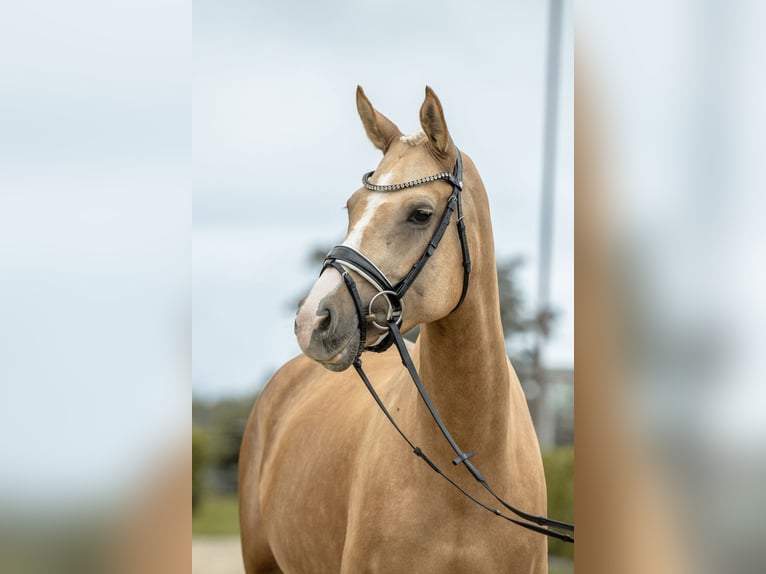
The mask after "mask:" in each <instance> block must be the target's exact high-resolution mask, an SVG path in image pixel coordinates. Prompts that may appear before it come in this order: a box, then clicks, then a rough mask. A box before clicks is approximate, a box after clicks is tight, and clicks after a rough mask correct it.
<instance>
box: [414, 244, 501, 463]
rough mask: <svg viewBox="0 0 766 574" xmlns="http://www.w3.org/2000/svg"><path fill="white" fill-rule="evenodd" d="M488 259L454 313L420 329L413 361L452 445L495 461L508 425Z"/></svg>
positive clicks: (495, 302) (497, 315)
mask: <svg viewBox="0 0 766 574" xmlns="http://www.w3.org/2000/svg"><path fill="white" fill-rule="evenodd" d="M491 259H492V260H491V262H487V263H485V264H484V265H483V269H482V270H481V276H474V275H473V274H472V277H471V282H470V286H469V290H468V296H467V297H466V299H465V301H464V302H463V304H462V305H461V306H460V307H459V308H458V309H457V310H455V311H454V312H452V313H451V314H450V315H448V316H447V317H445V318H444V319H441V320H439V321H436V322H434V323H430V324H427V325H423V326H422V327H421V333H420V339H419V342H418V347H419V353H418V355H419V359H420V361H419V363H420V365H419V370H420V374H421V378H422V380H423V385H424V386H425V388H426V390H427V391H428V392H429V394H430V395H431V398H432V399H433V402H434V404H435V406H436V408H437V410H438V411H439V414H440V415H441V417H442V418H443V419H444V421H445V423H446V425H447V427H448V428H449V430H450V432H451V433H452V434H453V436H454V437H455V439H456V440H457V442H458V445H459V446H460V447H461V448H462V449H464V450H466V451H468V450H470V449H474V450H476V452H477V454H478V453H479V452H480V451H481V453H482V454H483V455H492V456H493V457H496V459H497V460H498V461H499V460H500V459H501V458H502V457H501V456H500V455H501V454H502V453H503V452H506V451H505V450H504V449H505V448H506V446H507V440H508V432H507V431H508V429H509V425H510V416H511V415H510V380H509V379H510V374H509V370H508V362H507V361H508V359H507V355H506V350H505V340H504V338H503V329H502V324H501V321H500V310H499V302H498V287H497V271H496V268H495V263H494V254H492V258H491ZM423 410H424V411H425V407H423ZM429 418H430V415H428V414H427V413H424V414H423V415H422V416H421V420H424V421H425V423H424V424H427V425H430V426H431V427H432V428H433V430H434V432H432V433H429V436H431V437H432V440H436V441H437V442H443V439H441V437H439V436H437V435H436V432H435V431H436V426H435V425H434V424H433V421H430V422H429V421H428V419H429ZM482 458H483V459H485V456H482ZM485 460H486V459H485Z"/></svg>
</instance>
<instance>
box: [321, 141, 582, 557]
mask: <svg viewBox="0 0 766 574" xmlns="http://www.w3.org/2000/svg"><path fill="white" fill-rule="evenodd" d="M373 173H374V172H373V171H371V172H368V173H366V174H364V176H363V177H362V183H363V184H364V186H365V187H366V188H367V189H369V190H370V191H381V192H386V191H399V190H401V189H406V188H410V187H414V186H416V185H421V184H424V183H429V182H432V181H437V180H445V181H446V182H448V183H449V184H450V185H451V186H452V193H451V195H450V196H449V199H448V200H447V205H446V207H445V208H444V212H443V214H442V218H441V221H440V222H439V226H438V227H437V228H436V231H435V232H434V234H433V236H432V237H431V241H430V242H429V243H428V246H427V247H426V249H425V250H424V252H423V254H422V255H421V256H420V258H419V259H418V260H417V261H416V262H415V264H414V265H413V266H412V268H411V269H410V271H409V272H408V273H407V274H406V275H405V276H404V278H403V279H402V280H401V281H399V282H398V283H396V284H395V285H394V284H392V283H391V281H389V279H388V278H387V277H386V275H385V274H384V273H383V272H382V271H380V269H378V267H377V266H376V265H375V264H374V263H373V262H372V261H370V260H369V259H368V258H367V257H366V256H365V255H364V254H362V253H361V252H359V251H357V250H356V249H353V248H352V247H348V246H346V245H336V246H335V247H333V248H332V249H331V250H330V252H329V253H328V254H327V257H326V258H325V260H324V263H323V265H322V271H324V270H325V269H326V268H327V267H332V268H334V269H335V270H336V271H338V272H339V273H340V275H341V277H342V278H343V282H344V283H345V285H346V288H347V289H348V291H349V293H350V294H351V298H352V299H353V300H354V306H355V308H356V312H357V318H358V320H359V335H360V337H359V348H358V349H357V352H356V356H355V357H354V361H353V365H354V369H356V372H357V373H358V374H359V377H360V378H361V379H362V382H363V383H364V385H365V387H367V390H368V391H369V392H370V394H371V395H372V398H373V399H374V400H375V402H376V403H377V405H378V407H379V408H380V409H381V411H383V414H384V415H385V416H386V418H387V419H388V420H389V422H390V423H391V425H393V427H394V429H395V430H396V431H397V432H398V433H399V435H400V436H401V437H402V438H403V439H404V441H405V442H406V443H407V444H408V445H409V447H410V448H411V449H412V452H413V453H414V454H415V455H416V456H418V457H419V458H421V459H422V460H423V461H424V462H425V463H426V464H427V465H428V466H429V468H431V470H433V471H434V472H436V474H438V475H439V476H441V477H442V478H444V479H445V480H446V481H447V482H449V483H450V484H451V485H452V486H453V487H455V488H456V489H457V490H458V491H460V492H461V493H462V494H463V495H464V496H466V497H468V498H469V499H470V500H471V501H473V502H474V503H476V504H478V505H479V506H480V507H481V508H483V509H485V510H487V511H488V512H491V513H492V514H494V515H496V516H499V517H500V518H503V519H505V520H507V521H509V522H512V523H514V524H517V525H519V526H522V527H524V528H527V529H529V530H532V531H534V532H538V533H540V534H544V535H546V536H550V537H552V538H557V539H559V540H563V541H565V542H571V543H574V537H573V536H572V535H570V534H566V533H564V532H558V530H565V531H568V532H574V525H572V524H567V523H565V522H559V521H557V520H551V519H549V518H546V517H543V516H534V515H531V514H528V513H526V512H523V511H521V510H519V509H517V508H514V507H513V506H511V505H510V504H508V503H507V502H505V501H504V500H503V499H502V498H500V497H499V496H498V495H497V494H496V493H495V492H494V491H493V490H492V488H491V487H490V485H489V483H488V482H487V480H486V479H485V478H484V476H483V475H482V474H481V473H480V472H479V470H478V469H477V468H476V467H475V466H474V465H473V464H472V463H471V461H470V460H469V459H470V458H471V457H472V456H473V455H474V452H473V451H467V452H465V451H463V450H462V449H461V448H460V447H459V446H458V444H457V442H456V441H455V439H454V438H453V437H452V434H451V433H450V432H449V430H448V429H447V427H446V425H445V424H444V421H443V420H442V418H441V417H440V416H439V413H438V412H437V411H436V408H435V407H434V405H433V402H432V401H431V398H430V396H429V395H428V393H427V392H426V389H425V387H424V386H423V383H422V381H421V380H420V376H419V375H418V372H417V370H416V369H415V365H414V363H413V361H412V357H410V354H409V352H408V351H407V347H406V345H405V343H404V339H403V338H402V334H401V332H400V330H399V326H400V325H401V322H402V315H403V306H402V298H403V297H404V294H405V293H406V292H407V290H408V289H409V288H410V287H411V286H412V284H413V283H414V282H415V279H416V278H417V277H418V275H419V274H420V272H421V271H422V270H423V267H425V265H426V263H427V262H428V260H429V259H430V257H431V256H432V255H433V253H434V251H436V248H437V247H438V246H439V242H440V241H441V239H442V237H443V236H444V233H445V231H446V229H447V227H448V226H449V222H450V220H451V219H452V214H453V213H454V212H455V211H457V231H458V236H459V238H460V247H461V250H462V255H463V290H462V292H461V294H460V300H459V301H458V303H457V305H456V306H455V309H457V308H458V307H460V305H461V304H462V303H463V300H464V299H465V296H466V294H467V292H468V281H469V277H470V274H471V258H470V254H469V252H468V240H467V238H466V231H465V222H464V221H463V206H462V201H461V191H462V189H463V181H462V179H463V160H462V157H461V155H460V151H458V152H457V158H456V161H455V168H454V170H453V172H452V173H449V172H442V173H438V174H435V175H431V176H428V177H423V178H420V179H416V180H412V181H408V182H405V183H399V184H395V185H375V184H372V183H370V182H369V179H370V177H371V176H372V174H373ZM350 270H351V271H354V272H356V273H358V274H359V275H360V276H361V277H362V278H363V279H365V280H366V281H367V282H368V283H370V284H371V285H372V286H373V287H375V289H376V290H377V293H376V294H375V295H374V296H373V297H372V299H371V301H370V303H369V305H368V308H367V310H366V311H365V308H364V306H363V305H362V300H361V297H360V296H359V291H358V289H357V287H356V283H355V281H354V279H353V278H352V277H351V274H350V273H349V271H350ZM378 298H382V299H383V300H384V301H386V303H387V306H388V308H387V311H386V325H381V324H379V323H377V322H376V320H375V319H376V316H375V313H374V312H373V304H374V303H375V301H376V300H377V299H378ZM455 309H453V311H454V310H455ZM368 321H369V322H371V323H372V324H373V325H374V326H376V327H377V328H378V329H381V330H383V331H384V333H383V334H382V335H381V336H380V337H378V339H377V340H376V341H374V342H373V343H371V344H370V345H369V346H367V323H368ZM391 345H395V346H396V349H397V351H398V352H399V355H400V357H401V359H402V364H403V365H404V367H405V368H406V369H407V371H408V373H409V375H410V378H412V381H413V382H414V384H415V387H416V388H417V391H418V393H419V394H420V397H421V398H422V400H423V402H424V403H425V405H426V408H428V411H429V412H430V413H431V416H432V417H433V419H434V422H435V423H436V425H437V426H438V427H439V430H440V431H441V433H442V435H443V436H444V438H445V439H446V440H447V442H448V443H449V444H450V446H451V447H452V449H453V450H454V451H455V453H456V454H457V457H456V458H455V459H454V460H453V461H452V464H453V465H455V466H457V465H460V464H462V465H463V466H465V468H466V469H467V470H468V472H469V473H470V474H471V476H473V478H474V479H475V480H476V481H477V482H478V483H479V484H481V485H482V487H484V489H485V490H486V491H487V492H489V493H490V495H492V497H493V498H494V499H495V500H497V501H498V502H499V503H500V504H501V505H502V506H503V507H505V508H506V509H507V510H510V511H511V512H512V513H513V514H515V515H516V516H518V517H519V518H521V519H523V520H518V519H515V518H512V517H510V516H508V515H506V514H504V513H503V512H502V511H500V510H499V509H497V508H492V507H491V506H489V505H487V504H485V503H484V502H482V501H480V500H479V499H478V498H476V497H475V496H473V495H472V494H470V493H469V492H467V491H466V490H465V489H464V488H463V487H461V486H460V485H459V484H457V483H456V482H455V481H454V480H452V479H451V478H450V477H448V476H447V475H446V474H444V472H443V471H442V470H441V469H440V468H439V467H438V466H437V465H436V464H435V463H434V462H433V461H432V460H431V459H430V458H429V457H428V456H427V455H426V453H424V452H423V451H422V449H421V448H420V447H418V446H416V445H415V444H414V443H413V442H412V441H411V440H410V439H409V437H407V435H406V434H405V433H404V431H402V429H401V428H400V427H399V425H398V424H397V423H396V421H395V420H394V418H393V416H392V415H391V413H390V412H389V410H388V409H387V408H386V406H385V404H384V403H383V401H382V400H381V398H380V396H379V395H378V393H377V391H376V390H375V388H374V387H373V385H372V383H371V382H370V380H369V378H368V377H367V375H366V374H365V372H364V370H363V369H362V360H361V355H362V352H363V351H365V350H370V351H373V352H376V353H381V352H383V351H385V350H386V349H388V348H389V347H390V346H391Z"/></svg>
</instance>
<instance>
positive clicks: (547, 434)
mask: <svg viewBox="0 0 766 574" xmlns="http://www.w3.org/2000/svg"><path fill="white" fill-rule="evenodd" d="M561 12H562V0H550V4H549V12H548V54H547V66H546V78H545V124H544V128H543V129H544V133H543V157H542V177H541V182H542V186H541V187H542V189H541V200H540V244H539V261H540V263H539V266H538V281H537V312H538V317H541V316H542V314H543V313H547V311H548V309H549V307H550V277H551V257H552V243H553V196H554V191H555V183H556V144H557V133H558V110H559V69H560V65H561V64H560V60H561ZM545 338H546V337H545V335H544V334H543V333H542V331H541V330H540V329H538V330H537V333H536V336H535V349H534V370H535V378H536V379H537V383H538V385H540V393H539V395H538V399H537V409H536V411H537V416H536V417H535V421H536V423H537V427H538V428H537V433H538V439H539V441H540V444H541V446H542V447H543V448H547V447H550V446H553V444H554V441H555V436H554V434H555V428H554V421H553V417H552V416H551V415H552V414H551V413H550V412H549V411H550V409H549V408H548V400H547V398H548V397H547V395H548V393H547V384H546V380H545V375H544V372H543V350H544V344H545Z"/></svg>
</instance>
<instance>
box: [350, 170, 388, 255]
mask: <svg viewBox="0 0 766 574" xmlns="http://www.w3.org/2000/svg"><path fill="white" fill-rule="evenodd" d="M389 179H390V177H389V174H387V173H386V174H383V176H381V178H380V179H379V181H378V185H388V184H387V183H384V180H385V181H388V180H389ZM388 201H389V200H388V198H387V197H386V194H385V193H383V192H376V193H372V194H370V196H369V197H368V198H367V205H365V207H364V213H362V216H361V217H360V218H359V219H357V220H356V221H355V222H354V225H353V226H352V227H351V230H350V231H349V232H348V236H347V237H346V240H345V241H344V242H343V245H346V246H348V247H353V248H354V249H356V250H359V246H360V245H361V244H362V234H363V233H364V230H365V229H366V228H367V226H368V225H369V224H370V221H372V217H373V215H375V212H376V211H377V209H378V208H379V207H380V206H381V205H383V204H384V203H388Z"/></svg>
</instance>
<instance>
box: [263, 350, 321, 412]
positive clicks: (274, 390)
mask: <svg viewBox="0 0 766 574" xmlns="http://www.w3.org/2000/svg"><path fill="white" fill-rule="evenodd" d="M324 372H325V370H324V369H323V368H322V367H321V366H320V365H319V364H317V363H316V362H314V361H312V360H310V359H308V358H307V357H305V356H304V355H298V356H297V357H294V358H292V359H290V360H289V361H287V362H286V363H285V364H284V365H282V366H281V367H280V368H279V369H278V370H277V372H276V373H274V375H273V376H272V377H271V379H269V381H268V382H267V383H266V385H265V386H264V387H263V390H262V391H261V393H260V395H259V397H258V402H257V405H256V406H257V408H258V409H259V410H264V409H268V410H271V409H273V408H278V407H279V406H280V405H282V404H283V403H285V402H286V401H289V400H290V399H291V398H293V399H294V398H295V397H296V395H298V394H300V393H301V391H302V390H303V389H305V388H306V387H307V386H308V385H310V384H311V382H312V381H314V380H316V379H317V378H318V377H320V376H322V375H323V374H324Z"/></svg>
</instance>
